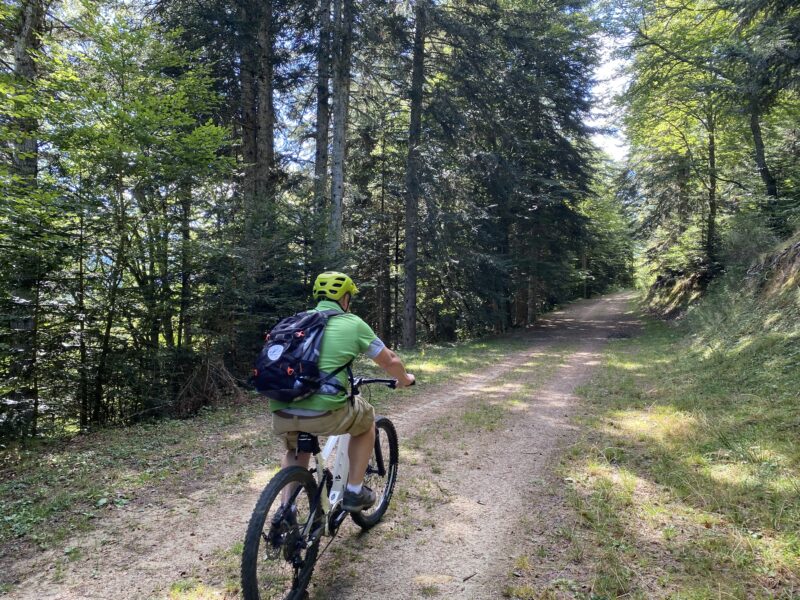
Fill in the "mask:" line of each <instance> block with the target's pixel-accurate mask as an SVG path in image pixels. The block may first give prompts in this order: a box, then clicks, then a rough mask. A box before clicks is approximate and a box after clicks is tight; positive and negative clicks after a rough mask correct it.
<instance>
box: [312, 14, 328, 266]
mask: <svg viewBox="0 0 800 600" xmlns="http://www.w3.org/2000/svg"><path fill="white" fill-rule="evenodd" d="M318 21H319V46H318V48H317V130H316V135H315V138H316V149H315V152H314V210H315V213H316V219H315V222H316V224H317V226H319V225H322V224H324V223H325V219H324V215H327V209H328V197H327V192H328V143H329V139H328V138H329V136H328V129H329V126H330V120H331V109H330V105H329V104H328V101H329V99H330V87H329V86H330V79H331V0H320V3H319V13H318ZM314 245H315V247H316V248H317V252H316V254H317V256H316V258H319V256H318V255H319V254H320V253H321V251H322V248H320V245H319V240H317V239H316V238H315V239H314Z"/></svg>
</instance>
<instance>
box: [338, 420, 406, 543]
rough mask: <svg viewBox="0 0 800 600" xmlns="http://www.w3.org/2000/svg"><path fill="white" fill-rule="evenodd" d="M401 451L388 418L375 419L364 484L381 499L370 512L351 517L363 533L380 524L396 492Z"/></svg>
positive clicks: (363, 511) (355, 514) (353, 514)
mask: <svg viewBox="0 0 800 600" xmlns="http://www.w3.org/2000/svg"><path fill="white" fill-rule="evenodd" d="M398 460H399V450H398V445H397V432H396V431H395V428H394V424H393V423H392V422H391V421H390V420H389V419H387V418H386V417H378V418H377V419H375V447H374V448H373V450H372V456H371V457H370V459H369V465H368V466H367V473H366V475H365V477H364V484H365V485H367V486H369V487H370V488H371V489H372V490H373V491H374V492H375V494H376V495H377V496H378V499H377V501H376V502H375V504H374V505H373V506H372V508H370V509H369V510H362V511H361V512H357V513H352V514H351V515H350V516H351V517H352V518H353V521H355V522H356V524H357V525H358V526H359V527H361V528H362V529H369V528H370V527H372V526H374V525H376V524H377V523H378V521H380V520H381V518H382V517H383V515H384V513H385V512H386V509H387V508H389V502H390V501H391V499H392V492H394V484H395V482H396V481H397V463H398Z"/></svg>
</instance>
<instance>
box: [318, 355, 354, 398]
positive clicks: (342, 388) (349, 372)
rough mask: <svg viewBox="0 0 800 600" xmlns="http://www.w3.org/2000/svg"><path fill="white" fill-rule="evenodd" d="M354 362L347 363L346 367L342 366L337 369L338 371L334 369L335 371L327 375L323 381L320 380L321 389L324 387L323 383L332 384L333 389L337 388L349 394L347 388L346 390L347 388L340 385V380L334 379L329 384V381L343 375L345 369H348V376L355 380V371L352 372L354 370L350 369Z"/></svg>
mask: <svg viewBox="0 0 800 600" xmlns="http://www.w3.org/2000/svg"><path fill="white" fill-rule="evenodd" d="M353 360H355V359H353ZM353 360H351V361H350V362H349V363H347V364H346V365H342V366H341V367H337V368H336V369H334V370H333V371H331V372H330V373H328V374H327V375H326V376H325V377H323V378H322V379H320V380H319V385H320V387H321V386H322V384H323V383H330V384H331V385H332V386H333V387H335V388H339V390H341V391H343V392H347V388H346V387H344V386H343V385H342V384H341V383H339V380H338V379H334V380H333V381H330V382H329V381H328V380H329V379H330V378H331V377H336V376H337V375H338V374H339V373H341V372H342V371H344V370H345V369H347V374H348V375H349V376H350V378H351V379H352V378H353V371H352V369H351V368H350V365H352V364H353Z"/></svg>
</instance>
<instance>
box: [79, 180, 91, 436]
mask: <svg viewBox="0 0 800 600" xmlns="http://www.w3.org/2000/svg"><path fill="white" fill-rule="evenodd" d="M79 185H81V184H79ZM79 189H80V188H79ZM85 227H86V220H85V216H84V210H83V202H82V199H81V203H80V221H79V237H78V298H77V301H78V302H77V303H78V306H77V308H78V336H79V350H78V351H79V353H80V366H79V367H78V369H79V371H78V378H79V379H78V381H79V383H78V402H79V405H80V429H81V431H86V430H87V429H88V428H89V376H88V368H89V365H88V364H87V358H88V356H87V348H86V273H85V266H84V260H83V257H84V255H85V253H86V249H85V244H86V232H85Z"/></svg>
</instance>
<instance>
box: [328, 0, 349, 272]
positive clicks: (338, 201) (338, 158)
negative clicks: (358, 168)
mask: <svg viewBox="0 0 800 600" xmlns="http://www.w3.org/2000/svg"><path fill="white" fill-rule="evenodd" d="M333 27H334V54H333V59H334V60H333V151H332V154H331V159H332V163H333V164H332V165H331V220H330V226H329V239H328V246H329V251H330V256H331V257H335V256H336V254H338V252H339V250H340V248H341V245H342V211H343V201H344V163H345V150H346V144H347V113H348V108H349V105H350V55H351V51H352V37H353V0H334V2H333Z"/></svg>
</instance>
